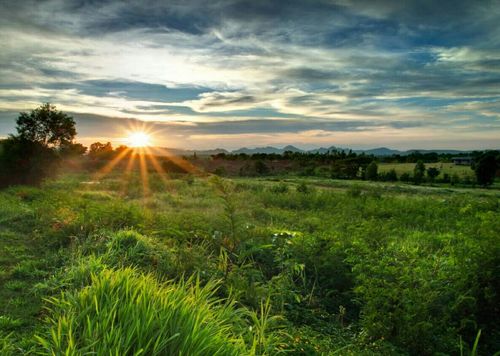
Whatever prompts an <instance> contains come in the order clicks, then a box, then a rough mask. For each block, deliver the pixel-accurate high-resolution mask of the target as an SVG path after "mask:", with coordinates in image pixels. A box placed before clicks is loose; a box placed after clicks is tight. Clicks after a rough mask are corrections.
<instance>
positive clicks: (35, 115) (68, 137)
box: [16, 103, 76, 147]
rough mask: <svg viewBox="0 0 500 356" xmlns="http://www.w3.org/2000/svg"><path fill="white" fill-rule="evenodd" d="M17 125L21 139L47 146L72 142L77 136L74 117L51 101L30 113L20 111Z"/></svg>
mask: <svg viewBox="0 0 500 356" xmlns="http://www.w3.org/2000/svg"><path fill="white" fill-rule="evenodd" d="M16 125H17V127H16V129H17V133H18V137H19V138H20V139H21V140H23V141H30V142H36V143H39V144H40V145H42V146H45V147H46V146H50V145H51V146H56V147H59V146H64V145H66V144H70V143H72V141H73V139H74V138H75V136H76V129H75V121H74V119H73V118H72V117H71V116H68V115H67V114H65V113H63V112H62V111H58V110H57V109H56V107H55V106H54V105H51V104H49V103H46V104H43V105H41V106H40V107H38V108H36V109H34V110H32V111H31V112H30V113H26V112H22V113H20V114H19V117H18V118H17V120H16Z"/></svg>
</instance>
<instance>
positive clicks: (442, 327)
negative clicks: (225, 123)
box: [0, 165, 500, 355]
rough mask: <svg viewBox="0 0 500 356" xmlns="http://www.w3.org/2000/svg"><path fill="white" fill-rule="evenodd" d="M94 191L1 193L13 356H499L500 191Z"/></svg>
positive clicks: (334, 186)
mask: <svg viewBox="0 0 500 356" xmlns="http://www.w3.org/2000/svg"><path fill="white" fill-rule="evenodd" d="M387 167H388V165H381V170H383V169H388V168H387ZM391 168H392V167H391ZM396 168H398V169H400V165H398V166H397V167H396ZM412 168H413V166H412ZM412 168H411V169H412ZM455 168H456V170H457V171H460V172H465V171H464V169H465V168H468V167H465V168H462V167H453V168H451V167H447V168H446V169H449V170H450V171H451V170H453V171H455ZM94 178H95V177H92V176H90V175H88V174H73V175H65V176H62V177H60V178H58V179H55V180H52V181H48V182H46V183H45V184H44V185H43V186H42V187H40V188H33V187H26V186H18V187H11V188H8V189H5V190H3V191H0V267H1V269H0V301H2V303H0V354H2V355H18V354H65V353H66V354H71V355H73V354H84V353H94V354H104V353H107V352H110V351H109V350H118V351H117V354H130V355H138V354H141V353H143V354H147V355H150V354H181V353H182V354H185V355H186V354H187V355H214V354H220V355H226V354H228V355H229V354H230V355H245V354H247V355H254V354H269V355H274V354H278V353H289V354H294V355H315V354H318V355H320V354H325V355H327V354H342V355H408V354H409V355H433V354H460V353H462V354H464V355H469V354H471V355H472V354H484V355H487V354H493V353H494V352H496V351H498V350H500V344H499V342H500V328H499V327H498V324H497V323H498V320H500V319H499V318H500V309H499V308H500V307H499V305H500V303H499V293H500V291H499V285H500V283H499V280H498V278H499V275H500V273H499V271H498V266H499V265H500V242H499V240H498V235H499V232H500V205H499V197H500V191H498V190H492V189H489V190H486V189H484V190H483V189H459V188H435V187H423V186H418V187H417V186H410V185H399V184H385V183H368V182H354V181H337V180H331V179H307V178H289V179H286V180H280V179H278V178H259V179H258V178H246V179H243V178H240V179H221V178H219V177H198V176H191V175H179V176H178V177H177V178H175V179H173V178H172V179H167V180H165V179H162V178H161V177H160V176H159V175H157V174H153V173H150V174H149V177H148V180H147V185H145V184H144V177H141V176H140V175H139V174H136V173H132V174H130V175H128V176H125V177H124V176H123V175H120V174H119V173H112V174H110V175H108V176H107V177H105V178H103V179H101V180H100V181H96V180H95V179H94ZM480 330H481V331H480ZM479 331H480V333H479ZM476 340H478V346H476V348H475V349H474V350H473V344H474V342H475V341H476Z"/></svg>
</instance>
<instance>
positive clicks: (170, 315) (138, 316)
mask: <svg viewBox="0 0 500 356" xmlns="http://www.w3.org/2000/svg"><path fill="white" fill-rule="evenodd" d="M215 289H216V288H215V285H214V283H209V284H208V285H206V286H205V287H201V286H200V285H199V283H176V284H173V283H167V284H161V283H159V282H157V281H156V279H154V278H153V277H152V276H151V275H147V274H140V273H138V272H137V271H136V270H134V269H130V268H126V269H120V270H110V269H105V270H103V271H102V272H100V273H98V274H92V277H91V284H90V285H89V286H88V287H85V288H83V289H81V290H78V291H76V292H71V291H69V292H64V293H63V294H61V295H60V296H59V297H54V298H51V299H50V300H49V303H50V307H49V311H50V315H51V316H50V317H49V318H48V327H47V330H46V332H45V333H44V334H43V335H39V336H38V337H37V339H38V341H39V343H40V345H41V346H42V347H43V349H44V352H47V353H49V354H53V355H61V354H64V355H77V354H95V355H111V354H113V355H244V354H249V353H250V352H249V351H247V349H246V347H245V344H244V340H243V338H242V337H241V336H238V335H237V334H235V333H234V332H233V327H234V323H237V322H238V321H239V320H241V318H240V314H239V311H238V310H237V309H235V308H234V305H232V303H226V304H223V305H221V304H220V303H219V302H218V301H217V300H216V299H215V298H214V297H213V293H214V291H215Z"/></svg>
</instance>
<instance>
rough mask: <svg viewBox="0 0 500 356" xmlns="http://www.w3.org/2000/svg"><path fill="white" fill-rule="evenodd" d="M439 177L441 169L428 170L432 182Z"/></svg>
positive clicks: (432, 168)
mask: <svg viewBox="0 0 500 356" xmlns="http://www.w3.org/2000/svg"><path fill="white" fill-rule="evenodd" d="M438 175H439V169H437V168H436V167H430V168H427V176H428V177H429V179H430V180H431V182H434V180H435V179H436V177H437V176H438Z"/></svg>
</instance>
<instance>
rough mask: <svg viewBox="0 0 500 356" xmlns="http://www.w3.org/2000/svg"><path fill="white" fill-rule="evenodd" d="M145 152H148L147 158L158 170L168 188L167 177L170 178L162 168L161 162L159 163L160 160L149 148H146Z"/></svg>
mask: <svg viewBox="0 0 500 356" xmlns="http://www.w3.org/2000/svg"><path fill="white" fill-rule="evenodd" d="M144 151H146V153H147V157H148V159H149V160H150V161H151V163H152V164H153V168H154V169H155V170H156V172H157V173H158V175H159V176H160V179H161V180H162V182H163V183H164V184H165V186H167V187H168V186H169V181H168V179H167V177H169V175H168V173H167V172H165V170H164V169H163V167H162V166H161V164H160V162H158V159H157V158H156V157H155V155H154V154H153V153H152V152H151V149H150V148H149V147H144Z"/></svg>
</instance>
